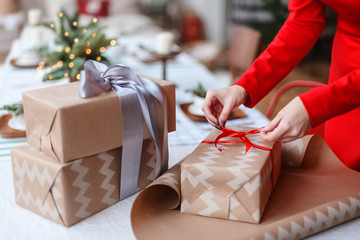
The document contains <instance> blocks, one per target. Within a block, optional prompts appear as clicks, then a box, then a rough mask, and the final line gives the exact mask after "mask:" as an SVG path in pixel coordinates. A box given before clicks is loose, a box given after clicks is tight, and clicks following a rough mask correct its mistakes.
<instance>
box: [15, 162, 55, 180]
mask: <svg viewBox="0 0 360 240" xmlns="http://www.w3.org/2000/svg"><path fill="white" fill-rule="evenodd" d="M13 160H14V165H15V167H14V172H15V174H16V175H17V176H18V177H19V178H20V179H23V178H24V175H25V174H27V176H28V177H29V178H30V181H31V182H33V181H34V179H35V178H36V179H38V180H39V182H40V184H41V186H44V183H45V182H47V183H48V184H49V185H50V186H51V185H52V181H53V179H54V177H52V176H50V173H49V171H48V169H47V167H44V170H43V172H40V171H39V168H38V166H37V165H36V164H34V165H33V167H32V169H30V168H29V166H28V164H27V162H26V161H24V162H23V164H22V165H21V166H20V165H19V161H18V160H17V158H16V157H14V158H13ZM21 184H22V182H21Z"/></svg>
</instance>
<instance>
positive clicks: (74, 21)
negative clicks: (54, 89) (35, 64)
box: [41, 10, 116, 81]
mask: <svg viewBox="0 0 360 240" xmlns="http://www.w3.org/2000/svg"><path fill="white" fill-rule="evenodd" d="M45 26H46V27H48V28H50V29H51V30H53V31H54V33H55V35H56V39H55V42H56V43H57V44H58V45H60V47H59V49H58V50H57V51H50V52H49V51H47V50H46V49H42V51H41V52H42V55H43V56H44V57H45V59H46V62H47V63H49V64H51V65H53V67H52V70H51V71H50V72H48V73H46V74H44V76H43V81H48V80H57V79H61V78H63V77H67V76H69V77H71V78H76V77H77V76H78V74H79V73H80V71H81V70H82V69H83V66H84V63H85V61H86V60H89V59H92V60H97V61H100V62H103V63H105V64H108V60H107V59H106V57H104V56H103V52H104V51H105V49H106V47H108V46H109V45H114V44H115V43H116V41H115V40H113V39H106V36H105V34H104V33H103V30H104V27H102V26H100V25H99V24H98V23H97V19H96V18H94V19H93V20H92V21H91V22H90V23H88V24H87V25H86V26H79V15H78V13H75V14H74V16H69V15H68V14H67V13H66V12H65V11H64V10H61V11H60V12H59V14H58V24H57V25H55V24H54V23H46V24H45Z"/></svg>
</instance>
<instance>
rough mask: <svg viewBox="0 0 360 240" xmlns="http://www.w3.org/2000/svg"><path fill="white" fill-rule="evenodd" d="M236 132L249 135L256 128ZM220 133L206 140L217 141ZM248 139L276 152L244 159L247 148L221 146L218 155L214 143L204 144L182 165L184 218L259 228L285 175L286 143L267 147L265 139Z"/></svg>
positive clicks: (248, 155)
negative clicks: (283, 149) (190, 216)
mask: <svg viewBox="0 0 360 240" xmlns="http://www.w3.org/2000/svg"><path fill="white" fill-rule="evenodd" d="M233 129H234V130H236V131H241V132H247V131H250V130H253V129H254V128H246V127H237V128H235V127H234V128H233ZM220 133H221V131H219V130H217V129H213V130H212V131H211V132H210V134H209V135H208V136H207V137H206V139H205V140H215V139H216V137H217V136H218V135H219V134H220ZM246 137H247V138H248V139H249V140H250V142H252V143H255V144H257V145H260V146H263V147H266V148H270V149H271V152H270V151H267V150H263V149H259V148H256V147H252V148H251V149H250V150H249V151H248V152H247V153H245V144H244V143H222V144H221V146H219V148H221V149H222V151H219V150H218V149H217V148H216V147H215V145H214V144H213V143H200V145H199V146H198V147H197V148H196V149H195V150H194V152H193V153H191V154H190V155H189V156H188V157H187V158H186V159H185V160H184V162H183V163H182V164H181V198H182V200H181V209H180V210H181V212H182V213H189V214H196V215H202V216H208V217H215V218H222V219H230V220H235V221H243V222H250V223H259V222H260V219H261V216H262V214H263V212H264V209H265V207H266V204H267V202H268V199H269V197H270V195H271V192H272V188H273V187H274V185H275V184H276V181H277V178H278V176H279V174H280V170H281V143H279V142H277V143H275V144H274V143H271V142H266V141H264V140H262V138H261V136H260V134H250V135H246ZM230 139H231V140H239V139H235V138H230ZM272 158H273V159H272Z"/></svg>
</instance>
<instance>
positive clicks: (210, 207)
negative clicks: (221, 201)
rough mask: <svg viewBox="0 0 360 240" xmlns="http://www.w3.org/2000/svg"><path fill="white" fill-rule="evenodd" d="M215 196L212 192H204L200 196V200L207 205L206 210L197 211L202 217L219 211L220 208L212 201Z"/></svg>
mask: <svg viewBox="0 0 360 240" xmlns="http://www.w3.org/2000/svg"><path fill="white" fill-rule="evenodd" d="M214 197H215V195H214V194H213V193H212V192H206V193H204V194H202V195H201V196H200V199H201V200H202V201H203V202H204V203H205V204H206V205H207V208H205V209H203V210H201V211H199V212H198V213H199V214H200V215H202V216H210V215H211V214H212V213H214V212H216V211H218V210H220V207H219V206H218V205H217V204H216V203H215V202H214V201H213V200H212V198H214Z"/></svg>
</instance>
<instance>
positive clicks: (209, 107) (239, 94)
mask: <svg viewBox="0 0 360 240" xmlns="http://www.w3.org/2000/svg"><path fill="white" fill-rule="evenodd" d="M246 98H247V92H246V91H245V89H244V88H243V87H241V86H238V85H233V86H231V87H228V88H220V89H215V90H209V91H208V92H207V93H206V98H205V101H204V104H203V106H202V110H203V112H204V114H205V117H206V119H207V120H208V121H209V123H210V124H211V125H212V126H216V125H221V126H223V127H224V126H225V123H226V121H227V119H228V117H229V114H230V112H231V110H233V109H234V108H235V107H238V106H240V105H241V104H243V103H244V102H245V101H246Z"/></svg>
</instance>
